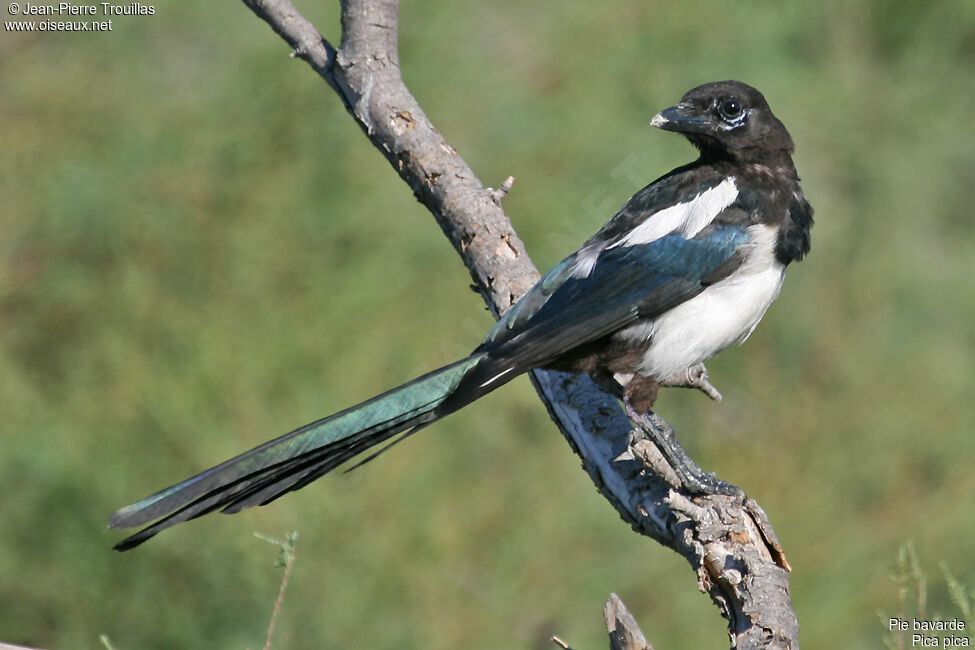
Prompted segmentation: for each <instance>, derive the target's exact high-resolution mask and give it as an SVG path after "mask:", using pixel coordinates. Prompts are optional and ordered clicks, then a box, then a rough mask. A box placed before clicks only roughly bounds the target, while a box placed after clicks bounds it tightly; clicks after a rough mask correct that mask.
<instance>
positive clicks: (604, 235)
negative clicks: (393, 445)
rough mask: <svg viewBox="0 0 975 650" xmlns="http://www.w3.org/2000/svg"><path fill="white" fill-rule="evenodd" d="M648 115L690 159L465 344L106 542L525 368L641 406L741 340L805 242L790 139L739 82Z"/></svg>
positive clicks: (206, 507) (349, 450) (447, 409)
mask: <svg viewBox="0 0 975 650" xmlns="http://www.w3.org/2000/svg"><path fill="white" fill-rule="evenodd" d="M650 123H651V124H652V125H653V126H656V127H658V128H661V129H664V130H666V131H675V132H677V133H681V134H683V135H684V136H685V137H686V138H687V139H688V140H690V141H691V143H693V144H694V146H695V147H697V149H698V150H699V152H700V157H699V158H698V159H697V160H695V161H694V162H692V163H690V164H688V165H685V166H683V167H679V168H678V169H675V170H673V171H672V172H670V173H669V174H666V175H665V176H662V177H661V178H659V179H657V180H656V181H654V182H653V183H651V184H650V185H648V186H646V187H645V188H643V189H642V190H640V191H639V192H637V193H636V194H635V195H634V196H633V197H632V198H631V199H630V200H629V201H627V202H626V204H625V205H624V206H623V207H622V208H621V209H620V210H619V212H617V213H616V214H615V215H614V216H613V218H612V219H610V220H609V222H608V223H607V224H606V225H604V226H603V227H602V228H601V229H600V230H599V232H597V233H596V234H595V235H593V237H592V238H590V239H589V240H588V241H587V242H585V243H584V244H583V245H582V247H580V248H579V249H578V250H577V251H576V252H574V253H572V254H571V255H569V256H568V257H567V258H565V259H564V260H563V261H562V262H561V263H559V264H558V265H557V266H556V267H555V268H553V269H552V270H551V271H549V272H548V273H547V274H545V276H544V277H543V278H542V279H541V280H539V282H538V283H537V284H536V285H535V286H534V287H533V288H532V289H531V290H530V291H529V292H528V293H527V294H525V296H524V297H523V298H522V299H521V300H520V301H519V302H518V303H517V304H516V305H514V307H512V308H511V309H510V310H509V311H508V312H507V313H506V314H505V315H504V316H503V317H502V318H501V320H499V321H498V323H497V324H496V325H495V326H494V328H493V329H492V330H491V331H490V332H489V333H488V335H487V337H486V338H485V339H484V342H483V343H482V344H481V345H480V346H479V347H478V348H477V349H476V350H474V351H473V352H472V353H471V355H470V356H468V357H467V358H466V359H462V360H460V361H457V362H456V363H453V364H450V365H448V366H446V367H444V368H441V369H439V370H435V371H433V372H431V373H429V374H427V375H424V376H422V377H420V378H418V379H414V380H413V381H411V382H409V383H407V384H404V385H402V386H400V387H399V388H394V389H393V390H391V391H389V392H386V393H383V394H382V395H379V396H378V397H374V398H373V399H371V400H368V401H366V402H363V403H362V404H359V405H357V406H353V407H351V408H349V409H346V410H344V411H341V412H340V413H336V414H335V415H331V416H329V417H327V418H325V419H322V420H318V421H317V422H313V423H311V424H308V425H306V426H304V427H301V428H300V429H297V430H295V431H292V432H291V433H288V434H286V435H284V436H281V437H280V438H276V439H274V440H271V441H269V442H266V443H264V444H262V445H260V446H258V447H256V448H254V449H252V450H250V451H247V452H245V453H243V454H241V455H239V456H237V457H235V458H232V459H230V460H228V461H226V462H224V463H221V464H219V465H217V466H216V467H213V468H211V469H208V470H206V471H205V472H203V473H201V474H198V475H196V476H194V477H192V478H189V479H187V480H185V481H183V482H182V483H179V484H177V485H174V486H172V487H169V488H166V489H165V490H162V491H160V492H157V493H156V494H153V495H152V496H149V497H146V498H145V499H142V500H141V501H138V502H137V503H134V504H132V505H130V506H127V507H125V508H122V509H121V510H119V511H118V512H116V513H115V514H113V515H112V517H111V519H110V521H109V526H110V527H112V528H129V527H133V526H142V525H145V524H151V525H149V526H148V527H146V528H144V529H143V530H141V531H139V532H138V533H136V534H134V535H132V536H131V537H128V538H127V539H125V540H123V541H122V542H120V543H119V544H117V545H116V547H115V548H116V549H119V550H125V549H129V548H132V547H134V546H137V545H139V544H141V543H142V542H144V541H146V540H147V539H149V538H150V537H152V536H153V535H155V534H156V533H158V532H159V531H161V530H163V529H166V528H169V527H170V526H173V525H175V524H177V523H180V522H183V521H186V520H188V519H192V518H194V517H199V516H201V515H203V514H206V513H208V512H211V511H214V510H221V511H223V512H229V513H233V512H239V511H240V510H243V509H245V508H248V507H250V506H254V505H263V504H266V503H269V502H270V501H273V500H274V499H277V498H278V497H280V496H281V495H283V494H285V493H286V492H289V491H291V490H297V489H299V488H301V487H304V486H305V485H307V484H308V483H310V482H311V481H313V480H315V479H317V478H318V477H320V476H322V475H323V474H325V473H326V472H329V471H330V470H332V469H334V468H335V467H337V466H338V465H340V464H342V463H344V462H345V461H348V460H350V459H352V458H354V457H356V456H358V455H360V454H362V453H363V452H366V451H368V450H370V449H372V448H374V447H375V446H376V445H378V444H380V443H382V442H383V441H386V440H388V439H390V438H392V437H393V436H396V435H398V434H402V436H401V438H400V439H402V437H405V436H406V435H409V434H410V433H412V432H414V431H416V430H417V429H419V428H422V427H424V426H426V425H428V424H430V423H432V422H434V421H436V420H439V419H440V418H442V417H444V416H445V415H447V414H449V413H452V412H454V411H456V410H458V409H460V408H461V407H463V406H465V405H467V404H469V403H471V402H473V401H474V400H476V399H478V398H479V397H481V396H483V395H485V394H487V393H489V392H491V391H493V390H494V389H496V388H499V387H500V386H502V385H504V384H505V383H507V382H509V381H511V380H512V379H514V378H515V377H517V376H518V375H520V374H522V373H524V372H527V371H528V370H531V369H533V368H546V369H555V370H563V371H571V372H585V373H589V374H590V375H591V376H592V377H593V378H594V379H595V380H596V381H597V383H598V384H599V385H600V386H602V387H604V388H606V389H609V390H611V391H613V392H614V393H615V394H616V395H617V396H618V397H620V398H621V399H622V400H623V403H624V405H625V406H626V409H627V413H628V414H629V415H630V417H631V418H633V419H638V418H640V417H641V416H642V415H643V414H645V413H647V410H648V409H649V408H650V406H651V405H652V404H653V402H654V400H655V399H656V396H657V390H658V388H659V386H660V384H661V383H662V382H663V383H666V380H667V379H668V378H669V377H672V376H673V375H675V374H676V373H678V372H681V371H684V370H686V369H688V368H690V367H693V366H695V365H697V364H700V363H702V362H703V361H705V360H707V359H709V358H711V357H712V356H713V355H715V354H717V353H718V352H720V351H721V350H723V349H724V348H727V347H729V346H731V345H734V344H736V343H741V342H742V341H744V340H745V339H746V338H748V336H749V334H751V333H752V330H754V329H755V326H756V325H757V324H758V322H759V320H761V318H762V316H763V315H764V314H765V311H766V310H767V309H768V308H769V305H771V304H772V301H773V300H775V297H776V296H777V295H778V293H779V289H780V288H781V286H782V281H783V279H784V278H785V271H786V267H787V266H788V265H789V263H791V262H793V261H796V260H800V259H802V257H803V256H804V255H805V254H806V253H807V252H809V229H810V227H811V226H812V221H813V220H812V208H810V206H809V203H808V202H807V201H806V198H805V197H804V196H803V194H802V190H801V189H800V186H799V177H798V176H797V175H796V169H795V166H794V165H793V163H792V152H793V144H792V138H791V137H790V136H789V133H788V131H786V129H785V127H784V126H783V125H782V123H781V122H780V121H779V120H778V119H777V118H776V117H775V116H774V115H773V114H772V111H771V110H770V109H769V107H768V104H767V103H766V101H765V98H764V97H763V96H762V94H761V93H760V92H758V91H757V90H756V89H754V88H752V87H751V86H748V85H746V84H744V83H741V82H738V81H721V82H716V83H709V84H705V85H703V86H699V87H697V88H694V89H693V90H691V91H690V92H688V93H687V94H686V95H684V97H683V98H682V99H681V101H680V103H678V104H677V105H675V106H672V107H670V108H668V109H666V110H664V111H662V112H660V113H659V114H657V115H656V116H654V118H653V119H652V120H651V122H650ZM369 458H371V456H370V457H369ZM369 458H367V460H368V459H369ZM151 522H155V523H151Z"/></svg>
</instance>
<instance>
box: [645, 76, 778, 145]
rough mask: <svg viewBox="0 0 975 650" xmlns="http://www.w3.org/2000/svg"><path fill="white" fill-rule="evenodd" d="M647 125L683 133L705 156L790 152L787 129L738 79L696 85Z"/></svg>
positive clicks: (754, 90)
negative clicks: (678, 101)
mask: <svg viewBox="0 0 975 650" xmlns="http://www.w3.org/2000/svg"><path fill="white" fill-rule="evenodd" d="M650 124H652V125H653V126H656V127H658V128H661V129H664V130H665V131H676V132H678V133H683V134H684V136H685V137H686V138H687V139H688V140H690V141H691V143H693V144H694V146H695V147H697V148H698V149H699V150H700V151H701V154H702V156H705V157H717V158H731V159H734V160H739V161H744V162H750V161H753V160H754V161H758V160H761V159H763V158H768V157H770V156H771V157H775V156H779V155H783V154H784V155H785V156H789V155H790V154H791V153H792V151H793V144H792V138H791V137H790V136H789V132H788V131H786V130H785V126H783V125H782V122H780V121H779V120H778V118H776V117H775V116H774V115H772V110H771V109H770V108H769V107H768V103H766V101H765V97H763V96H762V93H760V92H758V91H757V90H756V89H754V88H752V87H751V86H749V85H748V84H744V83H742V82H740V81H716V82H713V83H709V84H704V85H703V86H698V87H697V88H694V89H693V90H690V91H689V92H688V93H687V94H686V95H684V97H682V98H681V100H680V103H679V104H677V105H676V106H671V107H670V108H667V109H665V110H663V111H661V112H660V113H658V114H657V115H655V116H654V117H653V119H652V120H651V121H650Z"/></svg>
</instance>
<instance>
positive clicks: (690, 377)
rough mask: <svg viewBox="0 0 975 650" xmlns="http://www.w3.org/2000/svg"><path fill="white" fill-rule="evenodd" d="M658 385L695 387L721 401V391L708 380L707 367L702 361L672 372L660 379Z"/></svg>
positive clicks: (716, 400)
mask: <svg viewBox="0 0 975 650" xmlns="http://www.w3.org/2000/svg"><path fill="white" fill-rule="evenodd" d="M660 385H661V386H669V387H676V388H696V389H698V390H699V391H701V392H702V393H704V394H705V395H707V396H708V397H710V398H711V399H713V400H714V401H715V402H720V401H721V393H720V392H718V389H717V388H715V387H714V385H713V384H712V383H711V382H710V381H709V380H708V369H707V368H706V367H705V366H704V364H703V363H699V364H697V365H696V366H691V367H690V368H685V369H684V370H681V371H680V372H676V373H674V374H673V375H671V376H670V377H667V378H666V379H664V380H663V381H661V382H660Z"/></svg>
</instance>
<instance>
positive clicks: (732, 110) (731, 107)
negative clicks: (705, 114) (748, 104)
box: [718, 99, 744, 122]
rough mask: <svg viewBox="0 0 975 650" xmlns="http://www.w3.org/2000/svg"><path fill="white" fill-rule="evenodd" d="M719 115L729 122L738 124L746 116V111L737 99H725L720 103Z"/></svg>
mask: <svg viewBox="0 0 975 650" xmlns="http://www.w3.org/2000/svg"><path fill="white" fill-rule="evenodd" d="M718 113H719V114H720V115H721V118H722V119H724V120H726V121H728V122H737V121H739V120H740V119H741V118H742V115H744V109H743V108H742V106H741V102H739V101H738V100H737V99H723V100H721V101H720V102H718Z"/></svg>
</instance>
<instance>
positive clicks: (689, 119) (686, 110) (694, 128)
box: [650, 104, 711, 133]
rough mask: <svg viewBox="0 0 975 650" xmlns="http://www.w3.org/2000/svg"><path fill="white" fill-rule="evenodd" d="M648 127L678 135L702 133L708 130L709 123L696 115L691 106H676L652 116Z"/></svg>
mask: <svg viewBox="0 0 975 650" xmlns="http://www.w3.org/2000/svg"><path fill="white" fill-rule="evenodd" d="M650 126H655V127H657V128H658V129H663V130H664V131H677V132H678V133H702V132H705V131H708V130H709V127H710V126H711V121H710V120H709V119H708V118H707V117H704V116H703V115H699V114H698V113H696V112H695V110H694V107H693V106H689V105H687V104H677V105H676V106H671V107H670V108H665V109H664V110H662V111H660V112H659V113H657V114H656V115H654V116H653V119H651V120H650Z"/></svg>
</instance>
